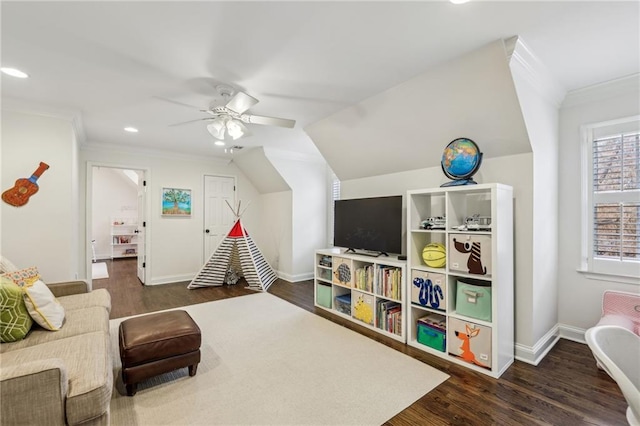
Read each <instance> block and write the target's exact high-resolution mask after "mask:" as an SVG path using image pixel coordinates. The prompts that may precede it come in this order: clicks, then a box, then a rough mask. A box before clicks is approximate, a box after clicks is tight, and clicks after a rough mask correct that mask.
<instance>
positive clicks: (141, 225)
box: [135, 171, 147, 284]
mask: <svg viewBox="0 0 640 426" xmlns="http://www.w3.org/2000/svg"><path fill="white" fill-rule="evenodd" d="M146 185H147V181H146V178H145V176H144V172H143V171H142V172H138V229H136V231H135V232H136V234H138V279H139V280H140V282H141V283H142V284H144V281H145V271H146V266H147V252H146V246H145V236H146V234H147V233H146V230H147V218H146V215H145V207H146V195H147V186H146Z"/></svg>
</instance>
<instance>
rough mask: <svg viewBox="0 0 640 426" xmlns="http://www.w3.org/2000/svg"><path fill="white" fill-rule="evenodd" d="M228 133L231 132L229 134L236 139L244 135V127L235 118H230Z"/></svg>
mask: <svg viewBox="0 0 640 426" xmlns="http://www.w3.org/2000/svg"><path fill="white" fill-rule="evenodd" d="M227 133H229V136H231V137H232V138H233V140H234V141H235V140H236V139H239V138H241V137H242V136H243V135H244V132H243V131H242V127H241V126H240V125H239V124H238V123H236V122H235V121H234V120H229V121H228V122H227Z"/></svg>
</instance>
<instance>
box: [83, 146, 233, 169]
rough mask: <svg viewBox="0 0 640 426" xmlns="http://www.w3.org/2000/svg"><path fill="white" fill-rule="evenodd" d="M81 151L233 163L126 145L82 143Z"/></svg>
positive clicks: (209, 156)
mask: <svg viewBox="0 0 640 426" xmlns="http://www.w3.org/2000/svg"><path fill="white" fill-rule="evenodd" d="M80 150H81V151H91V152H108V153H121V154H130V155H140V156H144V157H149V158H160V159H164V160H167V159H170V160H171V159H180V160H186V161H196V162H206V163H207V164H209V165H214V166H220V167H222V166H228V165H229V164H230V163H231V158H221V157H216V156H214V155H190V154H184V153H180V152H176V151H164V150H159V149H147V148H137V147H130V146H126V145H117V144H109V143H95V142H94V143H87V142H85V143H82V144H80Z"/></svg>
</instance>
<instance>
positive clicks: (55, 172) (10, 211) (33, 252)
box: [0, 110, 78, 282]
mask: <svg viewBox="0 0 640 426" xmlns="http://www.w3.org/2000/svg"><path fill="white" fill-rule="evenodd" d="M75 149H76V141H75V137H74V134H73V126H72V123H71V119H67V118H54V117H47V116H39V115H33V114H25V113H20V112H14V111H8V110H3V111H2V160H1V162H2V172H1V176H2V182H1V186H2V188H3V190H6V189H8V188H10V187H12V186H13V184H14V182H15V181H16V179H18V178H29V177H30V176H31V174H32V173H33V172H34V171H35V169H36V168H37V167H38V165H39V163H40V161H43V162H45V163H47V164H48V165H49V166H50V168H49V169H48V170H47V171H45V172H44V174H43V175H42V176H41V177H40V179H39V180H38V182H37V183H38V185H39V187H40V189H39V191H38V192H37V193H36V194H34V195H33V196H32V197H31V198H30V199H29V202H28V203H27V204H26V205H24V206H22V207H13V206H10V205H8V204H6V203H4V202H2V203H0V204H1V207H0V209H1V210H2V216H1V217H2V224H1V228H2V236H1V248H0V252H1V253H2V255H3V256H6V257H7V258H8V259H10V260H11V261H12V262H13V263H15V264H16V266H18V267H29V266H37V267H38V270H39V271H40V274H41V276H42V278H43V280H44V281H45V282H47V281H48V282H55V281H64V280H69V279H73V278H75V274H76V272H77V269H76V266H77V256H78V239H77V227H76V226H77V224H76V218H77V212H76V211H74V207H75V206H76V205H77V204H76V203H77V201H76V198H77V186H76V183H75V180H74V179H75V176H76V175H77V173H78V172H77V163H76V162H75V161H74V159H75V158H76V153H75Z"/></svg>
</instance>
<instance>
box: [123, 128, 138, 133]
mask: <svg viewBox="0 0 640 426" xmlns="http://www.w3.org/2000/svg"><path fill="white" fill-rule="evenodd" d="M124 131H125V132H129V133H138V129H136V128H135V127H125V128H124Z"/></svg>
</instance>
